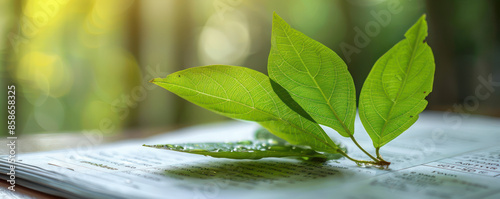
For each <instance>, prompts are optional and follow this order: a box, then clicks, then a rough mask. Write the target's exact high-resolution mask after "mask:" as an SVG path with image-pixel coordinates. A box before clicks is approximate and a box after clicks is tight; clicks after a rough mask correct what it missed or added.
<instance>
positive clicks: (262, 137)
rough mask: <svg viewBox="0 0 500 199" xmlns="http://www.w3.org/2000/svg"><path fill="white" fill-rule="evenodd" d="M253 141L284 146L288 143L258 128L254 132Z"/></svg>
mask: <svg viewBox="0 0 500 199" xmlns="http://www.w3.org/2000/svg"><path fill="white" fill-rule="evenodd" d="M254 136H255V139H256V140H259V141H267V142H269V143H276V144H286V143H288V142H287V141H286V140H284V139H281V138H279V137H278V136H276V135H274V134H272V133H271V132H269V131H268V130H267V129H265V128H259V129H257V130H256V131H255V134H254Z"/></svg>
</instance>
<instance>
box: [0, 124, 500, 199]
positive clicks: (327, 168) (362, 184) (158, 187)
mask: <svg viewBox="0 0 500 199" xmlns="http://www.w3.org/2000/svg"><path fill="white" fill-rule="evenodd" d="M434 120H436V119H433V118H432V115H428V116H427V119H423V120H422V121H419V122H418V123H417V124H418V125H417V124H416V125H415V126H414V127H412V128H410V129H409V130H408V132H405V133H404V134H403V135H402V136H401V137H399V138H397V139H396V140H394V141H393V142H391V143H390V144H388V145H386V146H384V147H383V148H382V150H381V153H382V154H383V156H384V158H385V159H386V160H388V161H390V162H392V164H391V165H390V169H389V170H381V169H377V168H369V167H368V168H365V167H360V166H357V165H356V164H355V163H354V162H352V161H349V160H347V159H345V158H343V159H339V160H332V161H328V162H326V163H313V162H307V161H299V160H296V159H287V158H266V159H260V160H231V159H224V158H212V157H205V156H201V155H194V154H186V153H180V152H173V151H166V150H159V149H153V148H147V147H142V146H141V145H142V144H166V143H185V142H221V141H237V140H248V139H252V138H253V133H254V131H255V130H256V129H257V128H258V126H257V125H256V124H254V123H247V122H229V123H222V124H212V125H205V126H198V127H192V128H187V129H183V130H180V131H177V132H173V133H169V134H165V135H161V136H156V137H152V138H149V139H145V140H133V141H126V142H121V143H116V144H110V145H105V146H100V147H94V148H90V149H84V148H80V149H78V148H76V149H70V150H61V151H52V152H41V153H32V154H22V155H20V156H19V159H18V163H19V164H18V166H17V167H16V169H17V170H16V172H17V175H16V178H17V179H18V181H16V182H17V183H19V184H21V185H24V186H27V187H30V188H33V189H37V190H40V191H43V192H46V193H52V194H55V195H61V196H65V197H71V196H73V197H88V198H95V197H99V198H106V197H108V198H122V197H123V198H178V197H182V198H235V197H237V198H257V197H258V198H284V197H286V198H304V197H326V196H332V197H333V196H335V197H350V198H386V197H387V196H388V194H390V196H391V197H405V198H412V197H415V198H422V197H425V198H470V197H493V198H494V196H498V195H499V194H500V171H499V164H500V163H499V162H500V146H498V144H497V143H498V141H500V140H499V138H498V136H497V135H498V130H496V128H482V127H477V128H476V127H473V126H468V127H467V128H465V127H464V128H462V129H460V130H454V129H450V128H449V127H447V126H446V125H442V124H439V122H438V121H434ZM483 127H484V126H483ZM356 128H357V134H356V137H357V139H358V141H359V142H360V144H361V145H363V146H365V148H367V149H368V148H372V147H371V141H370V139H369V137H368V136H367V134H366V132H362V129H363V128H362V126H361V124H360V122H359V120H358V121H357V124H356ZM481 128H482V129H481ZM471 129H476V131H475V132H474V134H472V133H470V132H471ZM478 129H479V130H478ZM328 133H329V134H330V135H331V136H332V137H335V138H337V139H339V140H340V141H342V143H344V144H345V145H346V146H347V148H348V153H349V154H350V155H352V156H353V157H355V158H360V159H367V157H366V156H364V154H363V153H361V152H360V151H359V150H358V149H357V148H355V146H354V145H352V144H350V143H351V142H349V140H347V139H345V138H341V137H340V136H338V135H336V132H334V131H332V130H328ZM370 152H373V151H370ZM7 165H8V164H7V163H6V162H5V159H2V161H0V168H2V173H4V168H6V166H7ZM2 177H6V176H3V175H2Z"/></svg>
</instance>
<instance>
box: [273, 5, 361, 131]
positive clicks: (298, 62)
mask: <svg viewBox="0 0 500 199" xmlns="http://www.w3.org/2000/svg"><path fill="white" fill-rule="evenodd" d="M268 72H269V77H270V78H271V79H272V80H274V81H276V82H277V83H278V84H280V85H281V86H283V88H285V89H286V90H287V91H288V92H289V93H290V95H291V97H292V98H293V99H294V100H295V101H296V102H297V103H298V104H299V105H300V106H301V107H302V108H303V109H304V110H305V111H306V112H308V113H309V114H310V115H311V116H312V118H313V119H314V120H315V121H317V122H318V123H320V124H323V125H326V126H328V127H331V128H333V129H335V130H336V131H337V132H338V133H339V134H340V135H342V136H345V137H349V136H350V135H352V134H353V133H354V118H355V116H356V90H355V88H354V82H353V80H352V77H351V75H350V73H349V71H348V70H347V65H346V64H345V63H344V61H343V60H342V59H341V58H340V57H339V56H338V55H337V54H336V53H335V52H333V51H332V50H330V49H329V48H327V47H326V46H324V45H322V44H321V43H319V42H317V41H315V40H313V39H311V38H309V37H307V36H306V35H304V34H302V33H301V32H299V31H297V30H294V29H293V28H291V27H290V26H289V25H288V24H287V23H286V22H285V21H284V20H283V19H281V18H280V17H279V16H278V15H277V14H276V13H274V17H273V31H272V36H271V52H270V54H269V59H268ZM294 110H295V109H294ZM297 112H299V111H297Z"/></svg>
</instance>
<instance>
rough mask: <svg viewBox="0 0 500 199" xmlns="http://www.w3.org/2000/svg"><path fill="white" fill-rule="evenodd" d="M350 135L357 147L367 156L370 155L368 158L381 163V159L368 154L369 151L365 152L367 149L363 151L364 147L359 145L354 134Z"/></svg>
mask: <svg viewBox="0 0 500 199" xmlns="http://www.w3.org/2000/svg"><path fill="white" fill-rule="evenodd" d="M350 135H351V136H350V137H351V140H352V141H353V142H354V144H356V146H358V148H359V149H361V151H363V152H364V153H365V154H366V155H368V157H370V158H371V159H373V160H374V161H377V162H378V161H379V159H377V158H375V157H373V156H372V155H371V154H370V153H368V152H367V151H365V149H363V147H361V145H359V143H358V142H357V141H356V139H355V138H354V136H353V135H352V134H350ZM377 155H378V154H377Z"/></svg>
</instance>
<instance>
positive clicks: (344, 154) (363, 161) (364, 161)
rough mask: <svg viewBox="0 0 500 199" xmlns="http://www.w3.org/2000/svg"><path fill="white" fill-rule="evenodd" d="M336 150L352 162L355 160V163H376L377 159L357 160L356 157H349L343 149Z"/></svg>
mask: <svg viewBox="0 0 500 199" xmlns="http://www.w3.org/2000/svg"><path fill="white" fill-rule="evenodd" d="M337 152H339V153H340V154H341V155H343V156H344V157H346V158H347V159H349V160H351V161H353V162H356V163H362V164H377V165H378V161H367V160H357V159H354V158H351V157H350V156H349V155H347V153H345V152H344V151H342V150H340V149H338V150H337Z"/></svg>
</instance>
